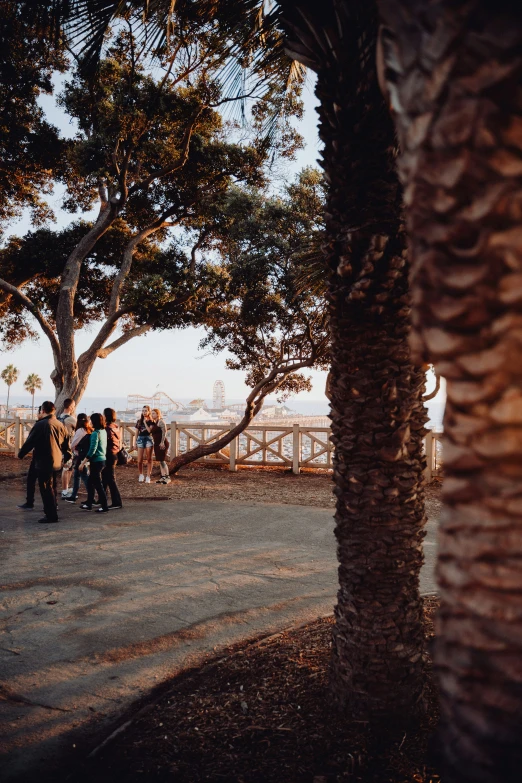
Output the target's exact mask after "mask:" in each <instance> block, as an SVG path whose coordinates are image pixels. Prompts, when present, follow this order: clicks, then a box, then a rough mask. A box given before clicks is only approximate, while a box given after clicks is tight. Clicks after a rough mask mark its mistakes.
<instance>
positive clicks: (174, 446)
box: [0, 418, 442, 481]
mask: <svg viewBox="0 0 522 783" xmlns="http://www.w3.org/2000/svg"><path fill="white" fill-rule="evenodd" d="M33 423H34V419H19V418H14V419H0V452H11V453H14V454H17V453H18V451H19V449H20V447H21V446H22V443H23V442H24V441H25V439H26V437H27V435H28V433H29V431H30V429H31V427H32V425H33ZM119 427H120V435H121V437H122V442H123V443H124V444H125V447H126V448H127V450H128V451H129V452H130V453H131V454H135V453H136V429H135V427H134V426H133V425H132V424H128V423H126V422H119ZM169 429H170V442H171V457H172V458H174V457H176V456H178V454H183V453H184V452H186V451H188V450H189V449H192V448H193V447H194V446H197V445H200V444H206V443H213V442H214V441H216V440H218V438H220V437H221V436H222V435H223V434H224V433H226V432H228V430H229V429H230V426H229V425H228V424H225V425H217V424H203V423H197V422H196V423H193V424H181V423H179V422H175V421H173V422H171V423H170V425H169ZM441 438H442V433H439V432H434V431H431V432H430V433H429V434H428V435H427V436H426V438H425V442H424V443H425V450H426V462H427V467H426V471H425V476H426V480H427V481H431V480H432V478H433V477H434V476H438V475H441V472H442V444H441ZM332 456H333V446H332V443H331V439H330V428H329V427H314V426H310V427H306V426H302V425H300V424H290V425H288V426H284V425H275V424H263V425H259V424H254V425H252V426H250V427H248V428H247V429H246V430H244V432H242V433H241V435H239V436H238V437H237V438H235V439H234V440H233V441H231V442H230V443H229V444H228V446H226V447H225V448H223V449H221V450H220V451H218V452H216V453H215V454H210V455H209V456H208V457H203V458H202V459H200V460H198V462H203V463H206V464H213V465H228V466H229V470H231V471H236V470H237V467H238V465H253V466H260V465H268V466H278V465H279V466H281V467H287V468H289V469H291V470H292V472H293V473H299V472H300V470H301V468H322V469H325V470H331V468H332Z"/></svg>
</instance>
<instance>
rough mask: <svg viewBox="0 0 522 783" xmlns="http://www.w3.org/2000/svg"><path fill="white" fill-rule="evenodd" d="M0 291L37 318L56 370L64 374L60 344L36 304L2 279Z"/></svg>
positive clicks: (0, 280)
mask: <svg viewBox="0 0 522 783" xmlns="http://www.w3.org/2000/svg"><path fill="white" fill-rule="evenodd" d="M0 289H2V291H5V292H6V294H10V295H11V296H12V297H14V298H15V299H16V300H17V301H18V302H20V304H23V306H24V307H25V308H26V309H27V310H29V312H30V313H31V315H33V316H34V318H36V320H37V321H38V323H39V325H40V328H41V329H42V332H43V333H44V334H45V336H46V337H47V339H48V340H49V342H50V343H51V348H52V351H53V357H54V366H55V369H56V370H57V371H58V372H59V373H61V372H62V354H61V349H60V343H59V342H58V339H57V337H56V334H55V333H54V331H53V328H52V326H51V324H50V323H49V321H48V320H47V319H46V318H44V316H43V315H42V313H41V312H40V310H39V309H38V308H37V306H36V305H35V304H34V302H32V301H31V299H29V297H28V296H26V295H25V294H24V293H22V291H19V289H18V288H16V286H14V285H11V283H8V282H7V280H2V279H1V278H0Z"/></svg>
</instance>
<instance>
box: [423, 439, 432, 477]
mask: <svg viewBox="0 0 522 783" xmlns="http://www.w3.org/2000/svg"><path fill="white" fill-rule="evenodd" d="M433 440H434V438H433V433H432V431H431V430H430V431H429V432H428V434H427V435H426V437H425V439H424V444H425V450H426V469H425V471H424V479H425V481H426V483H427V484H429V483H430V481H431V480H432V478H433Z"/></svg>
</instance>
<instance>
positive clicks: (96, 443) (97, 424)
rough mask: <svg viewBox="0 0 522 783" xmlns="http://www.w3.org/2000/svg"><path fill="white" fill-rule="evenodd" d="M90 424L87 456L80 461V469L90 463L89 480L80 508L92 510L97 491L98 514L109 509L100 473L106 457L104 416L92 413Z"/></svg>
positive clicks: (104, 512)
mask: <svg viewBox="0 0 522 783" xmlns="http://www.w3.org/2000/svg"><path fill="white" fill-rule="evenodd" d="M91 424H92V426H93V427H94V429H93V432H91V435H90V445H89V451H88V452H87V456H86V457H85V459H83V460H82V461H81V462H80V470H83V468H84V467H85V466H86V464H87V462H89V465H90V471H89V480H88V482H87V501H86V502H85V503H82V504H81V506H80V508H81V509H82V510H83V511H92V506H93V502H94V493H95V491H96V492H97V493H98V498H99V501H100V503H101V508H98V509H97V512H98V513H99V514H106V513H107V512H108V511H109V505H108V503H107V495H106V494H105V490H104V488H103V484H102V479H101V473H102V470H103V468H104V467H105V460H106V457H107V433H106V432H105V416H104V415H103V413H93V414H92V416H91Z"/></svg>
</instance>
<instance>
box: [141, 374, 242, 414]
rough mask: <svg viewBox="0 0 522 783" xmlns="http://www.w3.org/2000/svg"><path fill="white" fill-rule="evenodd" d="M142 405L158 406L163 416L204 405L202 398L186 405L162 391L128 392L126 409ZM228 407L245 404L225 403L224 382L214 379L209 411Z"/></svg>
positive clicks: (239, 408) (237, 406)
mask: <svg viewBox="0 0 522 783" xmlns="http://www.w3.org/2000/svg"><path fill="white" fill-rule="evenodd" d="M144 405H150V407H151V408H159V409H160V411H161V413H162V415H163V416H164V417H167V416H169V414H171V413H175V412H176V411H179V412H182V411H191V410H194V409H195V408H203V407H205V400H204V399H197V400H192V401H191V402H189V403H188V404H187V405H184V404H183V403H181V402H177V401H176V400H173V399H172V397H170V396H169V395H168V394H166V393H165V392H163V391H157V392H154V394H153V395H151V396H147V395H145V394H129V395H128V397H127V410H129V411H131V410H132V411H138V410H140V409H141V408H142V407H143V406H144ZM226 407H228V408H229V409H231V410H242V409H243V408H244V407H245V406H244V403H241V404H240V405H229V406H227V405H226V403H225V384H224V383H223V381H216V382H215V383H214V389H213V393H212V408H209V411H213V412H216V413H217V412H219V411H224V410H225V408H226Z"/></svg>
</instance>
